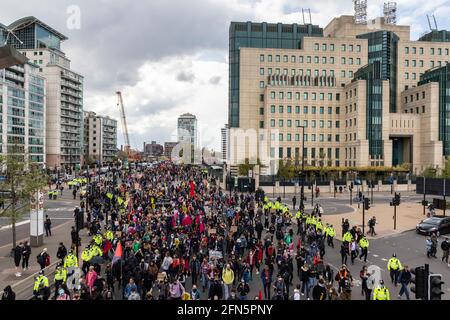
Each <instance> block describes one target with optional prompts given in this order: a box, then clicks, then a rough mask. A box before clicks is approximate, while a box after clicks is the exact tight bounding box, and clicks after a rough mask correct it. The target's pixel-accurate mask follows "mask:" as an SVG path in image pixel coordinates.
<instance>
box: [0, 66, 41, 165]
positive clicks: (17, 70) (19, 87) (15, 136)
mask: <svg viewBox="0 0 450 320" xmlns="http://www.w3.org/2000/svg"><path fill="white" fill-rule="evenodd" d="M35 71H36V69H35V68H34V67H31V66H29V65H26V66H15V67H12V68H9V69H5V70H2V71H1V72H0V121H1V123H3V117H6V126H5V127H4V126H3V125H0V133H1V134H2V136H3V135H4V134H6V145H5V146H4V145H2V144H3V142H4V141H5V140H3V139H2V141H1V144H0V150H1V151H2V153H3V154H7V153H8V154H16V155H17V156H18V157H20V158H22V159H24V156H25V155H26V156H27V157H28V158H29V160H31V161H35V162H38V163H40V164H43V163H44V161H45V150H44V147H45V145H44V139H45V81H44V78H42V77H40V76H37V75H36V74H35Z"/></svg>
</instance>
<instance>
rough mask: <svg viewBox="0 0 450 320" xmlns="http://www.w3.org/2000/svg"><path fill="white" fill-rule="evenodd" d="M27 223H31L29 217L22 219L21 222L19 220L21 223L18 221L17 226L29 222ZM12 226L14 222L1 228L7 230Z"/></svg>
mask: <svg viewBox="0 0 450 320" xmlns="http://www.w3.org/2000/svg"><path fill="white" fill-rule="evenodd" d="M27 223H30V220H29V219H28V220H24V221H21V222H19V223H16V227H18V226H21V225H24V224H27ZM11 228H12V224H9V225H7V226H4V227H1V228H0V230H6V229H11Z"/></svg>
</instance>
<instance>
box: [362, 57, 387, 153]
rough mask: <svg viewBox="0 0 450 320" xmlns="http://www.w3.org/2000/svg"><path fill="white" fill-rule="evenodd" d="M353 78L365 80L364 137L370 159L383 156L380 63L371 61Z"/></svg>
mask: <svg viewBox="0 0 450 320" xmlns="http://www.w3.org/2000/svg"><path fill="white" fill-rule="evenodd" d="M355 79H357V80H366V84H367V85H366V97H367V101H366V139H367V140H368V141H369V155H370V157H371V158H372V159H376V158H379V159H382V158H383V138H382V129H383V128H382V123H383V105H382V84H383V79H382V77H381V63H380V61H374V62H373V63H371V64H369V65H367V66H366V67H363V68H361V69H359V70H358V71H357V72H356V73H355Z"/></svg>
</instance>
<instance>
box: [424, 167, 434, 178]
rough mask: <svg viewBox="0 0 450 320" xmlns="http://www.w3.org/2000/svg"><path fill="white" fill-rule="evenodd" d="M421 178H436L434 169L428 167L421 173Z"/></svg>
mask: <svg viewBox="0 0 450 320" xmlns="http://www.w3.org/2000/svg"><path fill="white" fill-rule="evenodd" d="M422 176H424V177H425V178H436V169H435V168H434V167H433V166H428V167H426V168H425V169H424V170H423V171H422Z"/></svg>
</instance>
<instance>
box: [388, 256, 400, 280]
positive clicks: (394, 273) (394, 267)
mask: <svg viewBox="0 0 450 320" xmlns="http://www.w3.org/2000/svg"><path fill="white" fill-rule="evenodd" d="M387 268H388V271H389V275H390V277H391V282H392V283H393V284H394V285H395V286H397V283H398V276H399V274H400V270H402V264H401V263H400V260H399V259H397V255H396V254H395V253H394V254H392V258H390V259H389V261H388V264H387Z"/></svg>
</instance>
